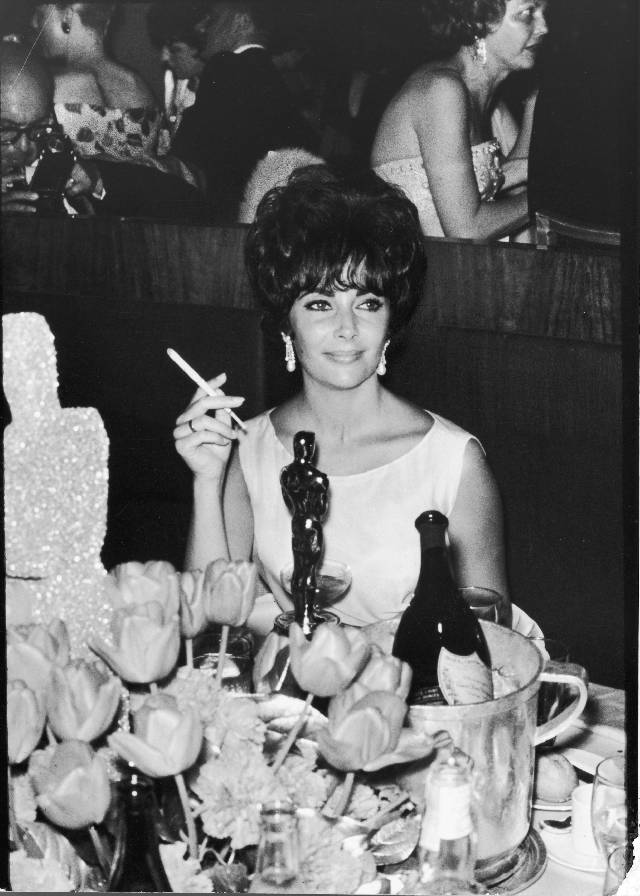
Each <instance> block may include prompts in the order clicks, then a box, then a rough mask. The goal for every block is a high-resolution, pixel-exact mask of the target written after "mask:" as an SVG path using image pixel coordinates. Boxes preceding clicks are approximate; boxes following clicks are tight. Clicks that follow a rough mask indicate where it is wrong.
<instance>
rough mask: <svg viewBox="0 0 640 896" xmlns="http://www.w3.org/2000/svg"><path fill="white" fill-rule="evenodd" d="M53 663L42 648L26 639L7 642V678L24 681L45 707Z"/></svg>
mask: <svg viewBox="0 0 640 896" xmlns="http://www.w3.org/2000/svg"><path fill="white" fill-rule="evenodd" d="M52 665H53V664H52V663H51V661H50V660H48V659H47V658H46V656H45V655H44V654H43V653H42V651H41V650H39V649H38V648H37V647H34V646H33V645H32V644H28V643H27V642H26V641H17V642H13V641H9V643H8V644H7V680H8V681H11V680H15V681H23V682H24V683H25V684H26V686H27V687H28V688H30V689H31V691H33V693H34V694H35V696H36V699H37V700H38V702H39V703H40V704H41V705H42V707H43V709H44V705H45V694H46V690H47V686H48V683H49V676H50V674H51V668H52Z"/></svg>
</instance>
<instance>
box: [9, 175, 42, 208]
mask: <svg viewBox="0 0 640 896" xmlns="http://www.w3.org/2000/svg"><path fill="white" fill-rule="evenodd" d="M20 181H22V183H23V184H24V180H23V177H22V175H15V174H6V175H3V176H2V213H3V214H7V215H12V214H21V215H33V214H35V213H36V212H37V211H38V209H37V207H36V203H37V201H38V194H37V193H34V192H33V190H29V189H28V188H26V187H24V186H22V187H18V188H16V189H14V188H13V185H14V184H15V183H16V182H20Z"/></svg>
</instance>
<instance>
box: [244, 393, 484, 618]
mask: <svg viewBox="0 0 640 896" xmlns="http://www.w3.org/2000/svg"><path fill="white" fill-rule="evenodd" d="M431 416H432V417H433V420H434V423H433V426H432V427H431V429H430V430H429V432H428V433H427V434H426V435H425V436H424V437H423V438H422V439H421V441H420V442H419V443H418V444H417V445H415V446H414V447H413V448H411V449H410V450H409V451H408V452H406V453H405V454H403V455H402V456H401V457H399V458H396V460H394V461H391V463H388V464H385V465H384V466H382V467H376V468H375V469H373V470H368V471H366V472H364V473H357V474H354V475H350V476H332V475H329V512H328V515H327V518H326V520H325V522H324V524H323V533H324V543H325V550H324V556H325V558H326V559H328V560H339V561H342V562H343V563H347V564H348V565H349V566H350V567H351V571H352V576H353V581H352V584H351V587H350V589H349V591H348V592H347V593H346V595H345V596H344V597H343V598H341V599H340V600H339V601H337V602H336V603H335V604H333V606H332V607H331V610H332V611H333V612H335V613H337V615H338V616H339V617H340V619H341V620H342V622H344V623H347V624H349V625H355V626H363V625H368V624H369V623H372V622H377V621H379V620H383V619H390V618H391V617H393V616H395V615H396V614H397V613H399V612H401V610H402V609H403V599H404V598H405V597H406V596H407V595H408V594H409V593H411V592H412V590H413V588H414V587H415V583H416V581H417V578H418V573H419V570H420V539H419V536H418V533H417V531H416V528H415V526H414V521H415V519H416V517H417V516H418V515H419V514H420V513H422V512H423V511H424V510H432V509H433V510H439V511H441V512H442V513H444V514H445V516H450V514H451V512H452V510H453V507H454V505H455V501H456V495H457V492H458V486H459V483H460V476H461V472H462V461H463V455H464V450H465V447H466V445H467V442H468V441H469V439H472V438H474V436H471V435H470V434H469V433H468V432H465V431H464V430H463V429H461V428H460V427H458V426H456V425H455V424H454V423H451V422H450V421H449V420H445V419H444V418H443V417H440V416H438V415H437V414H434V413H431ZM247 428H248V434H247V436H246V437H245V438H243V439H242V440H241V442H240V448H239V454H240V465H241V468H242V472H243V474H244V478H245V481H246V484H247V488H248V490H249V496H250V499H251V507H252V510H253V519H254V559H255V560H256V562H257V563H258V566H259V570H260V574H261V576H262V578H263V580H264V581H265V583H266V585H267V587H268V588H269V590H270V591H271V592H272V593H273V595H274V597H275V599H276V601H277V602H278V604H279V605H280V606H281V607H282V608H283V609H291V604H290V602H289V600H288V598H287V596H286V594H285V593H284V591H283V590H282V588H281V586H280V583H279V576H280V571H281V570H282V569H283V568H284V567H285V566H286V565H288V564H289V563H291V562H292V559H293V556H292V551H291V514H290V513H289V511H288V509H287V507H286V505H285V503H284V499H283V497H282V493H281V490H280V471H281V469H282V467H284V466H285V465H286V464H289V463H291V461H292V460H293V454H292V452H291V450H288V449H286V448H285V447H284V445H283V444H282V443H281V442H280V440H279V439H278V437H277V435H276V433H275V430H274V428H273V424H272V423H271V411H266V412H265V413H263V414H260V415H259V416H258V417H254V418H253V419H252V420H250V421H249V422H248V424H247Z"/></svg>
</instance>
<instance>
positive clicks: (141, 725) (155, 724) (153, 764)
mask: <svg viewBox="0 0 640 896" xmlns="http://www.w3.org/2000/svg"><path fill="white" fill-rule="evenodd" d="M202 735H203V731H202V724H201V722H200V717H199V715H198V712H197V710H196V708H195V707H193V706H186V707H185V708H184V709H180V708H179V707H178V703H177V701H176V698H175V697H172V696H171V695H170V694H160V693H158V694H152V695H151V696H150V697H147V699H146V700H145V701H144V703H143V704H142V706H141V707H140V709H138V710H136V712H134V713H133V734H131V733H130V732H128V731H118V732H116V733H115V734H112V735H110V737H109V746H110V747H112V748H113V749H114V750H116V752H117V753H119V754H120V756H122V758H123V759H126V760H127V761H128V762H133V764H134V765H135V766H136V767H137V768H139V769H140V771H141V772H142V773H143V774H145V775H149V776H150V777H152V778H164V777H166V776H168V775H177V774H178V773H179V772H183V771H185V770H186V769H188V768H190V767H191V766H192V765H193V764H194V762H195V761H196V759H197V758H198V754H199V752H200V747H201V745H202Z"/></svg>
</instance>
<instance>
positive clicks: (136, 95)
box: [31, 2, 195, 183]
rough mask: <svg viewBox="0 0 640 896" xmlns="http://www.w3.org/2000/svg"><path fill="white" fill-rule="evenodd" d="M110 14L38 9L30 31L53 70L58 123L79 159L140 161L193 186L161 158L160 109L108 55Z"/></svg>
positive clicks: (56, 6)
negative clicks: (107, 42)
mask: <svg viewBox="0 0 640 896" xmlns="http://www.w3.org/2000/svg"><path fill="white" fill-rule="evenodd" d="M114 10H115V4H114V3H68V2H61V3H40V4H38V5H37V6H36V7H35V11H34V14H33V18H32V21H31V26H32V28H33V30H34V39H35V46H36V49H37V50H38V51H39V53H40V54H41V55H42V56H44V58H45V59H47V60H48V61H49V62H50V63H51V65H52V66H53V68H54V74H55V94H54V104H55V113H56V118H57V120H58V122H59V123H60V125H61V127H62V128H63V129H64V131H65V133H66V134H67V135H68V136H69V137H70V138H71V140H72V142H73V144H74V148H75V149H76V152H77V153H78V155H80V156H82V157H83V158H86V157H87V156H93V155H99V156H100V157H102V158H103V159H117V160H119V161H127V162H138V163H141V164H145V165H149V166H153V167H156V168H159V169H160V170H163V171H166V172H168V173H172V174H176V175H179V176H181V177H183V178H185V179H186V180H188V181H190V182H191V183H195V179H194V177H193V175H192V174H191V173H190V171H189V170H188V169H187V168H186V166H185V165H183V164H182V163H181V162H179V160H178V159H173V158H172V157H166V158H162V159H161V158H159V157H158V154H157V149H158V138H159V133H160V126H161V123H162V110H161V109H160V108H159V106H158V103H157V101H156V99H155V97H154V95H153V93H152V91H151V89H150V88H149V87H148V85H147V84H146V83H145V81H144V80H143V79H142V78H141V77H140V75H138V74H137V73H136V72H134V71H131V70H130V69H128V68H126V67H125V66H123V65H121V64H120V63H119V62H116V61H115V60H114V59H111V58H110V57H109V55H108V53H107V49H106V46H105V39H106V34H107V31H108V28H109V24H110V22H111V18H112V15H113V12H114Z"/></svg>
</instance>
